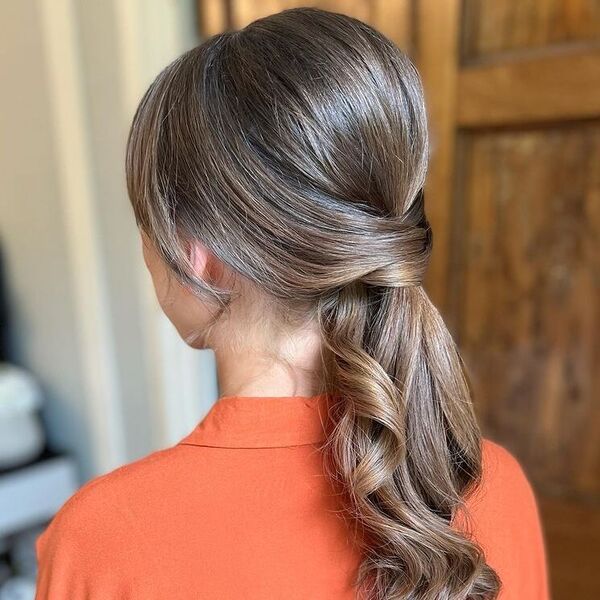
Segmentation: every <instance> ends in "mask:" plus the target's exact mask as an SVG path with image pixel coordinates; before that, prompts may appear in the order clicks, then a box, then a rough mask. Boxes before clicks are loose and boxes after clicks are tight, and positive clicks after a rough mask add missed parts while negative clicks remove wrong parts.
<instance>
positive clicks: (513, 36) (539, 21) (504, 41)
mask: <svg viewBox="0 0 600 600" xmlns="http://www.w3.org/2000/svg"><path fill="white" fill-rule="evenodd" d="M599 37H600V0H518V1H515V0H494V1H493V2H483V1H482V0H465V1H464V17H463V42H462V55H463V57H464V59H465V60H469V59H473V58H476V57H481V56H486V55H490V54H496V53H499V52H506V51H516V50H525V49H531V48H541V47H545V46H551V45H556V44H569V43H572V42H577V41H584V40H591V39H595V38H599Z"/></svg>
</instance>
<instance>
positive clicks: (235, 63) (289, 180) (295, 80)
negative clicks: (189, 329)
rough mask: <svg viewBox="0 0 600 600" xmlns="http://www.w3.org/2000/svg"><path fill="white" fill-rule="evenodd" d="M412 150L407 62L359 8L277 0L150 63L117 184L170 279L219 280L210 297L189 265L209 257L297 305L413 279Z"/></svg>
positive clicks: (415, 128) (415, 84)
mask: <svg viewBox="0 0 600 600" xmlns="http://www.w3.org/2000/svg"><path fill="white" fill-rule="evenodd" d="M426 162H427V131H426V120H425V109H424V106H423V97H422V92H421V86H420V82H419V78H418V75H417V73H416V71H415V69H414V67H413V65H412V64H411V63H410V61H409V60H408V59H407V58H406V57H405V56H404V55H403V54H401V53H400V52H399V51H398V50H397V48H396V47H395V46H393V44H391V43H390V42H389V41H388V40H386V39H385V38H384V37H382V36H380V35H379V34H377V33H376V32H375V31H374V30H372V29H370V28H368V27H367V26H365V25H364V24H362V23H360V22H358V21H351V20H349V19H348V18H346V17H343V16H341V15H335V14H332V13H323V12H317V11H311V10H305V11H304V10H303V11H286V12H283V13H279V14H278V15H275V16H272V17H269V18H267V19H262V20H259V21H256V22H254V23H253V24H251V25H249V26H248V27H246V28H245V29H243V30H242V31H237V32H230V33H225V34H222V35H220V36H216V37H213V38H211V39H210V40H208V41H207V42H205V43H204V44H202V45H201V46H199V47H197V48H195V49H193V50H191V51H190V52H188V53H186V54H184V55H183V56H182V57H181V58H179V59H178V60H177V61H175V62H174V63H173V64H171V65H170V66H169V67H167V69H165V71H163V73H161V74H160V75H159V77H158V78H157V80H156V81H155V82H154V84H153V85H152V87H151V88H150V90H149V91H148V93H147V94H146V96H145V98H144V100H143V101H142V104H141V106H140V109H139V111H138V114H137V116H136V119H135V122H134V125H133V128H132V135H131V140H130V146H129V155H128V175H129V180H128V181H129V191H130V196H131V199H132V201H133V206H134V209H135V213H136V217H137V220H138V223H139V224H140V225H141V227H142V230H143V231H144V232H145V233H146V236H147V242H149V245H151V244H153V245H154V246H155V247H156V250H157V251H158V254H159V255H161V256H162V258H163V259H164V260H165V261H166V263H167V264H168V265H169V266H170V267H172V268H173V272H174V273H175V274H176V275H178V276H179V278H180V280H181V281H182V282H184V283H186V284H188V285H189V286H190V287H191V288H192V289H194V290H195V291H196V292H197V293H201V294H203V297H204V298H205V299H207V300H210V301H211V302H214V301H215V300H216V301H221V302H223V301H225V300H226V299H227V297H228V295H229V289H230V287H233V280H230V281H229V287H225V288H223V287H220V288H219V291H218V293H216V294H215V293H214V292H215V291H216V290H215V286H213V285H211V283H212V282H210V281H207V278H201V277H196V275H197V273H198V267H199V266H201V267H202V266H205V265H206V264H207V263H208V266H213V267H215V268H217V267H221V268H220V269H219V270H220V271H221V273H227V274H229V275H231V274H235V275H238V276H242V278H243V279H242V281H246V282H248V283H250V284H254V285H255V286H256V287H257V288H258V289H260V290H264V291H265V292H266V293H267V294H268V297H269V298H272V299H274V300H275V301H278V302H277V304H278V306H280V307H281V308H282V310H283V311H285V312H288V313H289V312H290V310H292V309H293V310H296V309H299V310H300V312H301V313H305V312H306V309H307V308H310V307H311V306H314V305H315V304H316V303H317V301H318V300H319V299H321V298H323V296H325V295H328V294H335V293H336V292H337V291H338V290H339V289H340V288H342V287H344V286H346V285H348V284H350V283H352V284H354V283H356V282H361V283H364V284H365V285H371V284H372V285H377V284H382V285H390V286H395V285H396V286H404V285H417V284H419V283H420V282H421V279H422V276H423V272H424V269H425V265H426V263H427V258H428V255H429V232H428V227H427V223H426V222H425V221H424V217H423V212H422V209H423V207H422V203H421V202H420V199H421V198H420V196H419V195H418V192H419V191H420V189H421V188H422V186H423V182H424V178H425V170H426ZM411 206H412V207H413V209H412V210H408V209H409V208H410V207H411ZM186 242H187V247H186ZM198 242H200V245H199V244H198ZM194 249H196V257H197V259H198V260H199V262H198V261H197V262H196V264H195V265H194V264H190V260H189V259H190V254H191V253H190V250H194ZM238 279H239V278H238ZM207 293H208V294H207Z"/></svg>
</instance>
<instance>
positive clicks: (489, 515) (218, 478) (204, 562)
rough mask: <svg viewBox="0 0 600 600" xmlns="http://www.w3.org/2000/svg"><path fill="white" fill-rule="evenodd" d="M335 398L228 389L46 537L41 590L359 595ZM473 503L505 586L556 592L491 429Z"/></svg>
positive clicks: (146, 597) (77, 596)
mask: <svg viewBox="0 0 600 600" xmlns="http://www.w3.org/2000/svg"><path fill="white" fill-rule="evenodd" d="M326 400H327V397H326V396H322V395H319V396H312V397H300V396H295V397H261V398H253V397H234V396H230V397H224V398H221V399H219V401H218V402H217V403H216V404H215V405H214V406H213V407H212V409H211V410H210V411H209V413H208V414H207V415H206V417H205V418H204V419H203V420H202V422H201V423H200V424H199V425H198V427H196V428H195V429H194V430H193V431H192V432H191V433H190V434H189V435H188V436H186V437H185V438H184V439H183V440H181V441H180V442H179V443H178V444H177V445H175V446H173V447H171V448H167V449H165V450H161V451H158V452H155V453H153V454H150V455H149V456H147V457H145V458H143V459H141V460H138V461H136V462H134V463H131V464H129V465H126V466H124V467H121V468H119V469H116V470H115V471H113V472H111V473H108V474H106V475H103V476H101V477H98V478H96V479H94V480H93V481H91V482H89V483H88V484H86V485H85V486H84V487H83V488H82V489H81V490H80V491H79V492H78V493H77V494H76V495H75V496H73V497H72V498H71V499H70V500H69V501H68V502H67V503H66V504H65V505H64V507H63V508H62V509H61V511H60V512H59V514H58V515H57V516H56V517H55V519H54V520H53V522H52V523H51V525H50V526H49V528H48V529H47V530H46V532H45V533H44V534H43V535H42V536H41V538H39V540H38V545H37V550H38V559H39V563H40V566H41V569H40V573H39V577H38V591H37V596H36V599H37V600H59V599H61V600H62V599H66V598H69V599H70V600H84V599H86V600H96V599H98V600H100V599H102V600H105V599H112V598H114V599H117V598H119V599H120V600H125V599H130V600H137V599H139V600H164V599H166V598H169V599H171V598H172V599H177V600H188V599H189V600H192V599H194V600H196V599H200V598H201V599H202V600H227V599H236V600H237V599H241V598H243V599H244V600H265V599H268V600H271V599H273V600H276V599H282V600H283V599H285V600H296V599H297V600H346V599H348V600H350V599H355V598H358V597H359V596H357V593H356V591H355V590H354V589H353V587H352V583H353V581H354V578H355V576H356V572H357V569H358V566H359V563H360V559H361V556H360V551H359V549H358V545H357V544H356V543H355V540H356V539H357V538H356V535H357V531H356V529H355V528H354V527H353V526H352V525H351V524H350V523H349V522H348V521H346V520H345V518H344V517H343V516H342V513H341V511H340V509H341V504H340V497H339V496H338V495H337V493H336V492H335V491H334V489H333V488H332V486H331V484H330V483H329V482H328V479H327V478H326V477H325V475H324V471H323V461H322V456H321V454H320V452H319V449H318V448H319V444H320V443H321V442H322V441H323V440H324V429H323V425H322V424H323V417H324V415H325V414H326V411H325V410H323V408H324V407H326V406H327V402H326ZM468 508H469V512H470V514H471V520H470V522H471V523H472V527H473V534H474V536H475V537H476V539H477V541H478V542H479V543H480V544H481V546H482V548H483V549H484V551H485V553H486V557H487V560H488V563H489V564H490V565H491V566H492V567H493V568H494V569H495V570H496V572H497V573H498V574H499V576H500V578H501V580H502V583H503V590H502V592H501V595H500V598H502V600H517V599H518V600H547V598H548V597H549V596H548V588H547V575H546V563H545V556H544V545H543V537H542V532H541V529H540V523H539V518H538V514H537V507H536V502H535V498H534V496H533V493H532V491H531V488H530V486H529V483H528V481H527V479H526V478H525V476H524V474H523V471H522V470H521V467H520V466H519V464H518V463H517V462H516V460H515V459H514V458H513V457H512V455H510V454H509V453H508V452H507V451H506V450H505V449H503V448H502V447H501V446H499V445H497V444H495V443H493V442H491V441H489V440H484V442H483V480H482V485H481V487H480V488H479V489H478V490H477V491H476V493H475V494H474V495H473V496H472V497H471V498H470V499H469V501H468ZM457 526H458V525H457Z"/></svg>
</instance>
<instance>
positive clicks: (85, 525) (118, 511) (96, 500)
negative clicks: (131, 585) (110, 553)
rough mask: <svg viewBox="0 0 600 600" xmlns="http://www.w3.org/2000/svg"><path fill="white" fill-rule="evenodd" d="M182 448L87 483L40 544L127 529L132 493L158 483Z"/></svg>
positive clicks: (159, 454)
mask: <svg viewBox="0 0 600 600" xmlns="http://www.w3.org/2000/svg"><path fill="white" fill-rule="evenodd" d="M178 448H179V447H178V446H173V447H170V448H166V449H164V450H158V451H156V452H152V453H151V454H148V455H146V456H144V457H142V458H140V459H138V460H136V461H133V462H130V463H127V464H125V465H122V466H120V467H118V468H116V469H113V470H112V471H110V472H108V473H105V474H103V475H99V476H97V477H94V478H93V479H90V480H89V481H87V482H86V483H85V484H84V485H82V486H81V487H80V488H79V489H78V490H77V492H75V493H74V494H73V495H72V496H71V497H70V498H69V499H68V500H67V501H66V502H65V503H64V504H63V505H62V506H61V508H60V509H59V510H58V512H57V513H56V514H55V515H54V517H53V519H52V520H51V521H50V523H49V525H48V527H47V528H46V530H45V531H44V533H43V534H42V536H41V538H42V539H41V542H38V544H39V545H43V542H45V541H46V539H47V538H48V537H49V536H50V535H52V534H54V533H60V534H61V535H63V534H67V533H68V534H70V535H71V536H75V535H77V534H78V532H85V533H86V537H88V538H89V537H90V536H89V534H90V533H92V532H93V533H94V534H100V533H102V530H104V529H108V530H110V532H111V534H114V532H115V528H117V529H118V528H120V527H121V528H124V527H126V526H127V522H128V521H127V510H128V509H127V507H128V503H127V500H128V497H129V492H130V491H131V490H133V489H136V488H137V489H139V488H140V486H142V487H143V486H144V485H146V486H147V485H149V484H151V483H152V482H154V481H156V477H157V476H159V474H160V472H161V470H163V468H164V465H165V463H169V462H171V461H172V460H174V459H175V456H176V454H177V451H178ZM39 539H40V538H38V540H39Z"/></svg>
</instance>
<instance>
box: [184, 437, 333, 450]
mask: <svg viewBox="0 0 600 600" xmlns="http://www.w3.org/2000/svg"><path fill="white" fill-rule="evenodd" d="M325 441H326V440H324V439H323V440H318V441H316V442H302V443H301V444H282V445H278V446H226V445H220V444H208V443H204V444H202V443H199V442H178V443H177V444H176V445H177V446H200V447H204V448H226V449H231V450H274V449H277V448H297V447H299V446H316V445H320V444H322V443H323V442H325Z"/></svg>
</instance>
